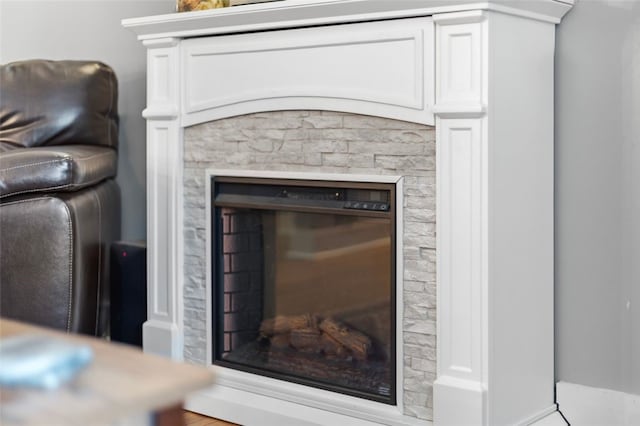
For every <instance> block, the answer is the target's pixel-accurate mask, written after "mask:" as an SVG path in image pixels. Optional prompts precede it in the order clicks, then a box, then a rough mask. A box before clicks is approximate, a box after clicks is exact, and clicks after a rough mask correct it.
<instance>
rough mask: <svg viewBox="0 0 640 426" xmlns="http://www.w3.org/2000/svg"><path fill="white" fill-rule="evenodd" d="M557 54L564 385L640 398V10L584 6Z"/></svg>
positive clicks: (559, 317)
mask: <svg viewBox="0 0 640 426" xmlns="http://www.w3.org/2000/svg"><path fill="white" fill-rule="evenodd" d="M556 47H557V54H556V58H557V62H556V281H555V282H556V380H557V381H566V382H570V383H578V384H582V385H587V386H592V387H597V388H606V389H613V390H617V391H622V392H627V393H633V394H640V261H639V260H638V259H640V222H639V221H638V217H640V146H639V144H640V119H639V117H640V2H638V1H625V0H589V1H578V2H576V5H575V7H574V8H573V10H572V11H571V12H570V13H569V14H568V15H567V16H566V17H565V19H564V20H563V23H562V25H560V26H559V27H558V30H557V40H556Z"/></svg>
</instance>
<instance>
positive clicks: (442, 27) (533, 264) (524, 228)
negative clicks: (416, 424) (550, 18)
mask: <svg viewBox="0 0 640 426" xmlns="http://www.w3.org/2000/svg"><path fill="white" fill-rule="evenodd" d="M433 19H434V22H435V25H436V104H435V107H434V110H435V114H436V139H437V158H436V161H437V165H436V171H437V185H438V188H437V193H438V199H437V203H436V204H437V209H438V211H437V217H438V218H437V224H438V229H437V239H438V240H437V250H438V265H437V267H438V302H437V303H438V305H437V306H438V354H437V356H438V368H437V369H438V377H437V379H436V381H435V383H434V422H435V424H436V425H505V424H518V425H519V424H530V423H532V422H534V421H535V420H536V419H539V418H542V417H544V416H545V415H548V414H549V413H551V412H553V411H555V409H556V407H555V404H554V393H553V331H552V330H553V56H554V40H553V39H554V31H555V26H554V24H553V23H549V22H541V21H536V20H531V19H526V18H523V17H518V16H514V15H511V14H507V13H500V12H494V11H473V12H460V13H447V14H438V15H434V17H433Z"/></svg>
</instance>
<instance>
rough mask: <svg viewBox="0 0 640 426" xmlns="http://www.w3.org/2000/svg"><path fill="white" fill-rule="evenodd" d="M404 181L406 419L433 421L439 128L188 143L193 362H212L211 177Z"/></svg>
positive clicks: (256, 117) (231, 125) (201, 132)
mask: <svg viewBox="0 0 640 426" xmlns="http://www.w3.org/2000/svg"><path fill="white" fill-rule="evenodd" d="M207 169H238V170H243V169H244V170H278V171H298V172H314V173H317V172H324V173H343V174H368V175H378V174H382V175H396V176H403V177H404V182H403V190H404V194H403V199H404V201H403V203H404V209H403V223H404V231H403V245H404V253H403V259H404V261H403V268H404V282H403V283H397V285H402V286H403V289H404V298H403V299H404V312H403V313H401V312H399V313H398V315H399V320H401V321H402V324H403V333H404V344H403V351H404V368H403V374H404V383H403V398H404V400H403V402H404V411H405V414H406V415H409V416H414V417H418V418H421V419H428V420H431V419H432V415H433V413H432V410H433V396H432V395H433V392H432V384H433V381H434V380H435V378H436V273H435V262H436V254H435V129H434V127H431V126H425V125H422V124H415V123H409V122H404V121H398V120H392V119H386V118H378V117H371V116H364V115H357V114H350V113H339V112H331V111H279V112H264V113H257V114H249V115H243V116H238V117H232V118H228V119H223V120H217V121H212V122H208V123H204V124H200V125H196V126H192V127H189V128H186V129H185V135H184V187H183V191H184V256H185V258H184V283H185V284H184V343H185V348H184V357H185V359H186V360H188V361H190V362H193V363H199V364H205V363H206V347H207V345H206V339H207V335H206V321H207V318H206V315H207V312H206V306H205V305H206V303H205V297H206V294H205V291H206V290H205V288H206V285H205V283H206V264H207V262H206V258H205V252H206V244H208V242H207V241H208V240H207V235H206V221H207V217H206V202H205V197H206V196H207V194H206V182H205V179H206V170H207ZM399 361H400V360H399Z"/></svg>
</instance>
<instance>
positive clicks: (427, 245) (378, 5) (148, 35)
mask: <svg viewBox="0 0 640 426" xmlns="http://www.w3.org/2000/svg"><path fill="white" fill-rule="evenodd" d="M572 3H573V0H531V1H507V0H487V1H483V2H480V3H478V2H469V1H468V0H447V1H443V0H402V1H371V0H287V1H281V2H271V3H263V4H259V5H251V6H246V7H233V8H225V9H222V10H212V11H203V12H192V13H191V12H190V13H183V14H173V15H165V16H155V17H144V18H138V19H131V20H126V21H125V22H124V25H125V26H127V27H129V28H131V29H132V30H133V31H135V32H136V33H137V34H138V36H139V39H140V40H141V41H142V42H143V43H144V44H145V46H146V47H147V49H148V52H147V54H148V56H147V60H148V68H147V71H148V74H147V82H148V84H147V96H148V100H147V102H148V106H147V109H145V111H144V112H143V115H144V116H145V118H146V119H147V123H148V127H147V153H148V164H147V171H148V175H147V185H148V194H149V198H148V202H147V206H148V224H149V225H148V232H147V236H148V247H149V249H148V256H149V260H148V261H149V274H148V275H149V295H148V296H149V297H148V298H149V303H148V306H149V310H148V318H149V319H148V321H147V322H146V323H145V325H144V349H145V351H148V352H153V353H158V354H163V355H167V356H171V357H172V358H175V359H184V360H187V361H188V362H194V363H201V364H206V365H211V368H212V369H214V370H215V372H216V375H217V383H216V385H215V386H214V387H212V388H211V389H209V390H207V391H204V392H200V393H198V394H196V395H193V396H192V397H191V398H190V399H189V401H188V404H187V407H188V408H189V409H192V410H194V411H198V412H202V413H205V414H208V415H212V416H215V417H220V418H224V419H227V420H230V421H233V422H236V423H240V424H249V425H251V424H261V425H288V424H291V425H305V426H311V425H320V424H345V425H347V424H349V425H356V424H358V425H364V424H367V425H375V424H387V425H411V426H413V425H425V424H429V423H430V422H431V421H433V422H434V423H436V424H483V425H487V424H531V423H534V422H535V421H536V420H538V419H540V418H543V417H545V416H547V415H549V414H550V413H554V412H555V411H556V407H555V404H554V382H553V60H554V31H555V24H557V23H559V22H560V19H561V18H562V16H563V15H564V14H565V13H566V12H567V11H568V10H569V9H570V8H571V5H572ZM436 144H437V155H436ZM310 175H312V176H310ZM212 176H213V177H214V179H218V178H228V177H233V178H237V177H245V178H246V177H252V178H257V179H276V180H282V179H286V180H289V179H292V180H296V181H305V182H298V183H299V184H300V183H308V181H318V182H324V183H323V185H325V183H326V182H368V183H372V182H373V183H387V184H394V185H395V186H396V209H395V215H396V216H395V221H396V227H395V232H396V236H395V239H394V241H395V247H394V249H395V253H394V254H392V255H391V257H392V258H393V257H394V256H395V270H396V271H395V280H392V281H390V282H389V283H388V285H389V286H393V288H394V290H392V291H391V296H390V297H393V296H395V305H394V302H393V299H391V309H390V313H391V312H393V311H392V309H394V308H395V314H396V315H395V317H396V322H395V335H393V334H392V333H393V326H392V324H391V322H390V321H389V322H388V326H389V328H390V334H389V342H390V345H389V348H390V349H392V345H393V344H394V341H395V357H396V360H395V364H394V365H391V364H390V365H389V371H390V373H389V383H390V387H389V398H386V395H385V394H386V389H385V387H384V386H382V387H380V386H377V387H374V386H363V385H362V383H360V384H358V385H351V384H345V383H344V382H342V383H340V381H339V380H336V378H335V376H334V377H333V378H332V379H331V380H328V381H323V380H317V379H318V377H317V373H314V372H313V371H312V372H310V373H309V374H306V373H305V374H300V372H299V371H296V370H295V368H287V369H284V370H285V371H284V372H283V369H278V368H274V366H273V365H270V366H269V365H267V367H268V368H262V367H265V365H264V363H263V365H258V366H256V365H255V364H256V363H257V361H256V358H259V357H255V356H251V357H248V358H251V359H252V360H253V361H251V362H248V361H247V360H246V357H245V358H243V357H242V356H241V355H242V353H243V352H242V351H243V350H245V349H243V348H250V347H251V345H253V349H252V350H254V351H255V350H258V351H265V350H266V352H263V353H266V354H267V357H268V358H269V360H273V361H274V362H275V358H274V357H275V356H272V354H273V353H275V352H276V347H277V346H278V345H281V347H282V348H283V349H284V354H286V355H287V356H288V355H293V356H295V357H302V358H304V357H306V356H313V357H314V360H315V361H316V362H319V363H324V364H323V365H324V366H326V365H327V363H329V361H330V360H329V359H328V358H325V357H324V356H325V354H326V352H330V351H328V350H326V351H325V350H324V349H320V350H319V351H318V350H317V345H318V343H317V342H318V340H322V339H323V333H326V330H324V329H325V328H327V323H325V321H326V320H327V319H329V320H330V321H333V324H334V328H337V329H342V328H343V327H344V328H346V329H347V332H346V333H347V334H349V332H351V333H353V335H355V336H359V337H360V338H362V339H365V342H366V339H369V340H370V341H371V347H372V348H373V347H376V348H377V349H375V350H373V349H370V350H365V351H361V352H366V353H367V357H364V356H362V355H361V356H360V359H358V358H357V356H356V355H355V354H354V352H353V350H351V351H350V352H347V349H344V348H343V349H341V350H342V352H343V354H348V355H345V356H344V358H343V359H341V360H340V361H348V362H351V363H352V365H355V366H356V367H359V366H362V364H363V363H362V361H363V358H366V359H367V360H368V359H369V358H368V357H369V354H370V353H371V354H372V358H373V359H375V360H385V359H386V358H385V356H384V355H386V351H385V349H384V348H385V344H384V343H382V344H381V343H379V341H380V340H386V337H384V338H383V339H380V328H378V329H377V331H376V330H375V329H373V330H374V331H372V329H370V328H368V327H367V326H362V325H361V324H359V323H357V322H352V320H351V318H348V317H347V316H343V315H337V314H335V313H334V312H332V313H331V315H329V314H327V312H326V311H327V310H328V311H341V312H342V313H344V308H343V307H342V306H337V307H336V306H333V307H330V308H322V309H320V308H317V307H315V306H312V307H305V308H304V309H300V310H296V311H289V310H284V308H283V310H282V311H280V310H279V308H280V306H281V305H282V306H284V305H285V304H284V303H280V302H279V300H280V299H282V296H280V297H278V296H277V294H278V292H277V291H276V290H277V289H278V280H276V279H273V280H270V279H265V277H268V276H269V274H270V272H269V268H272V269H273V265H276V264H277V262H272V260H274V257H278V256H280V257H281V258H282V263H283V264H284V263H285V262H286V261H288V262H290V265H292V264H293V262H294V261H295V262H296V263H297V264H298V267H300V264H301V262H309V261H311V260H312V259H316V260H319V259H323V261H325V262H328V261H329V260H328V259H330V258H331V257H332V256H331V254H335V253H341V252H343V251H345V245H346V246H348V244H347V243H345V242H339V243H338V242H334V243H333V245H329V246H327V245H326V243H325V242H324V241H325V238H326V237H327V236H328V235H329V233H328V232H326V231H325V228H324V227H323V224H326V223H327V222H330V223H331V224H332V225H331V226H332V227H334V228H339V227H340V226H344V223H342V222H340V221H341V220H345V219H344V218H343V217H342V215H340V217H341V218H340V219H338V218H337V216H339V215H333V214H328V213H319V212H318V213H319V214H320V216H321V217H322V219H319V220H310V219H305V218H303V217H306V216H305V215H309V214H316V213H309V212H295V214H292V213H291V212H284V213H280V214H279V213H276V212H273V211H272V212H270V213H267V212H266V211H265V210H275V209H258V208H256V206H254V205H252V206H248V205H240V204H239V203H238V204H233V205H226V206H223V205H222V204H220V205H219V206H216V205H215V200H213V199H212V198H211V197H210V194H211V189H212V188H211V185H212V183H211V179H210V178H211V177H212ZM268 185H285V186H286V185H292V184H291V183H290V182H289V183H287V184H282V183H273V182H272V183H269V184H268ZM213 186H214V187H215V181H214V183H213ZM292 186H300V185H292ZM302 186H304V185H302ZM307 186H312V185H307ZM436 187H437V190H436ZM323 188H332V186H331V185H330V184H326V186H323ZM294 193H295V191H294ZM223 198H224V197H223ZM227 198H228V197H227ZM280 198H283V197H280ZM287 200H288V197H287ZM295 200H296V202H298V201H302V200H304V197H297V198H295ZM220 201H221V202H222V201H223V200H220ZM280 201H282V200H280ZM288 201H291V200H288ZM333 201H336V200H333ZM256 211H259V214H258V213H256ZM279 211H281V210H279ZM216 214H217V215H219V216H222V217H223V218H224V216H225V214H226V215H228V216H230V217H233V216H236V215H237V216H239V217H240V216H243V215H244V216H246V218H244V219H241V221H245V222H249V223H258V224H261V226H262V230H260V231H259V232H257V231H256V232H252V231H251V230H247V232H246V234H247V236H245V237H239V240H238V241H235V242H234V241H232V240H233V239H234V238H235V237H233V236H232V235H234V234H232V233H231V227H232V226H231V224H232V223H233V219H229V220H230V222H229V225H228V228H229V234H228V235H226V237H227V242H229V244H230V246H229V248H228V250H227V249H225V248H224V243H225V233H224V230H225V228H224V227H225V224H224V219H223V223H222V224H221V225H219V224H218V222H215V225H214V224H212V223H210V222H212V221H211V220H209V219H210V218H211V217H212V216H215V215H216ZM279 215H280V216H282V218H278V216H279ZM436 216H437V225H436ZM356 217H357V216H356ZM258 218H259V219H258ZM349 220H352V221H353V223H352V225H353V226H354V227H356V228H357V227H364V228H368V227H370V228H372V229H373V228H375V229H376V231H371V232H372V233H377V232H379V228H378V227H377V226H375V225H374V224H372V223H368V222H369V219H366V220H365V219H362V218H359V217H358V220H356V219H349ZM349 220H346V221H347V222H348V221H349ZM362 221H364V222H362ZM269 223H270V224H272V225H274V226H271V225H269V226H265V224H269ZM292 223H293V224H295V226H293V225H292ZM219 226H222V231H220V230H219V229H218V230H217V231H216V229H214V228H216V227H219ZM436 228H437V229H436ZM264 229H269V230H268V231H266V232H265V231H264ZM318 229H323V231H318ZM436 231H437V232H436ZM392 232H393V230H392ZM254 234H255V235H254ZM291 234H295V235H296V238H292V237H291ZM351 234H352V233H351V232H349V233H346V234H345V235H351ZM354 234H358V232H355V231H354ZM364 234H366V235H368V233H366V232H365V233H364ZM214 235H215V240H216V241H218V240H219V239H220V238H222V243H219V244H218V245H219V246H220V247H221V250H220V253H219V254H218V255H217V256H216V261H215V262H211V261H212V259H213V258H214V252H215V249H216V247H214V245H215V244H214V242H213V241H212V240H213V239H214V238H213V237H214ZM252 235H253V236H252ZM300 235H306V238H305V239H302V238H301V237H300ZM358 235H359V236H358V237H353V238H354V239H355V240H356V241H357V242H356V243H355V245H356V246H357V247H359V249H360V246H363V247H370V246H371V247H375V246H376V245H379V246H384V245H383V244H382V243H381V242H377V240H382V239H383V236H382V234H377V237H375V238H372V239H370V240H367V239H366V238H365V239H364V240H363V239H361V235H360V234H358ZM341 237H343V236H342V235H341ZM242 238H246V239H247V240H248V241H249V242H248V243H245V242H242ZM362 238H364V237H362ZM310 240H313V241H314V244H310V243H309V241H310ZM269 241H270V242H271V243H272V244H276V242H278V244H279V245H280V246H281V247H282V248H279V249H278V250H276V253H274V252H273V251H271V252H269V251H268V250H267V251H266V252H265V250H264V247H265V246H266V244H267V243H269ZM243 244H244V245H245V248H247V245H248V249H249V250H251V249H255V254H247V257H251V256H256V258H258V259H262V261H254V262H247V263H245V262H242V261H240V262H239V263H236V265H235V266H237V267H238V268H240V269H239V270H238V272H243V273H245V275H248V276H249V277H254V278H255V280H254V281H256V282H257V283H258V284H259V285H257V286H256V288H257V289H258V290H256V293H255V294H251V291H252V287H248V288H246V289H245V290H246V291H245V292H244V293H246V294H243V295H242V296H238V298H240V299H242V298H243V297H245V298H248V300H247V303H245V304H243V305H244V306H245V307H247V309H249V308H251V309H252V310H255V315H256V318H255V321H253V322H251V321H248V322H245V323H244V324H242V320H240V319H238V320H237V321H238V322H237V323H236V319H234V316H233V315H230V316H227V318H228V321H227V322H226V323H225V314H235V313H237V312H236V310H235V308H236V307H234V303H233V299H234V297H233V296H234V294H235V290H233V291H232V289H231V287H227V288H226V293H227V295H228V296H229V297H227V306H225V305H224V301H225V297H224V296H225V275H229V274H234V273H235V272H234V269H233V268H234V264H233V263H232V261H231V260H229V262H231V263H230V264H227V265H226V264H225V257H224V256H225V255H226V254H227V255H228V254H230V255H233V254H234V253H233V252H232V250H235V249H236V248H238V247H240V246H242V245H243ZM393 244H394V243H393V241H392V243H391V246H393ZM231 245H235V246H234V247H235V248H234V249H231ZM392 248H393V247H392ZM362 249H364V248H362ZM225 250H227V253H225ZM350 250H353V249H352V248H350V249H346V251H350ZM250 253H252V252H250ZM242 257H243V256H239V258H242ZM267 257H269V258H270V260H269V261H268V262H267V261H266V260H267ZM334 257H337V256H334ZM212 263H213V264H212ZM392 265H393V264H392ZM226 266H229V269H225V267H226ZM379 266H380V265H376V267H379ZM436 266H437V268H436ZM390 267H391V266H390ZM283 268H284V269H283ZM319 268H321V267H319ZM243 269H247V270H244V271H243ZM254 269H255V270H254ZM278 269H282V270H285V271H293V266H287V267H283V266H279V267H278ZM325 269H329V268H325ZM436 269H437V275H436ZM225 271H226V272H227V274H225ZM214 272H215V273H214ZM322 272H324V270H323V271H322ZM220 275H222V276H220ZM288 275H292V273H291V272H288ZM313 275H319V274H317V273H314V274H313ZM379 275H385V276H386V275H387V273H386V272H384V273H381V274H379ZM259 277H262V278H259ZM332 280H333V278H332ZM227 281H229V282H231V280H230V279H229V278H228V279H227ZM280 281H284V280H283V279H281V280H280ZM250 283H251V280H250ZM281 284H282V283H281ZM307 285H309V286H312V284H309V283H307ZM214 287H215V288H217V290H216V291H220V293H221V294H220V296H222V297H218V298H217V299H215V300H216V301H215V302H214ZM314 289H315V287H314ZM436 290H437V291H436ZM323 298H324V299H326V297H319V298H318V299H319V300H322V299H323ZM276 301H278V302H276ZM342 301H343V300H340V302H342ZM357 303H363V304H372V303H373V302H372V301H371V300H368V301H362V300H360V301H358V302H357ZM357 303H356V304H357ZM301 304H304V302H302V303H301ZM225 308H228V309H227V312H225ZM214 312H215V314H214ZM241 316H242V315H240V316H239V317H238V318H240V317H241ZM247 316H249V314H248V313H247ZM214 318H215V321H214ZM436 319H437V321H436ZM283 324H284V326H283ZM290 324H296V327H299V328H294V327H293V326H291V325H290ZM299 324H302V325H301V326H299ZM321 324H324V325H321ZM336 324H337V325H336ZM240 325H242V326H243V327H245V328H240V327H239V326H240ZM227 326H228V327H227ZM236 326H238V327H236ZM283 328H284V329H285V330H288V331H282V330H283ZM276 329H277V330H279V331H278V332H276ZM261 330H262V331H261ZM293 330H296V331H295V332H294V331H293ZM300 330H302V331H300ZM236 332H237V333H236ZM292 334H295V336H292ZM283 336H284V337H283ZM362 336H365V337H364V338H363V337H362ZM436 337H437V345H436ZM225 338H227V342H225ZM325 339H326V337H325ZM292 340H293V341H294V342H292ZM356 340H357V339H356ZM234 341H236V342H239V343H238V346H234ZM374 342H375V343H374ZM225 343H226V345H227V346H225ZM247 345H248V346H247ZM296 346H298V348H297V347H296ZM365 346H366V345H365ZM256 347H257V348H258V349H256ZM265 348H267V349H265ZM299 348H300V349H299ZM303 348H304V350H302V349H303ZM310 348H316V349H315V350H311V349H310ZM246 350H248V349H246ZM335 351H336V352H337V351H338V349H336V350H335ZM369 351H371V352H369ZM282 354H283V352H279V353H278V355H277V356H282ZM320 355H322V356H320ZM349 357H351V359H349ZM391 358H392V355H391V356H389V359H390V360H391ZM298 359H300V358H298ZM331 361H332V362H333V361H334V360H331ZM335 361H336V362H337V361H339V359H335ZM278 362H279V361H278ZM220 363H227V365H226V366H223V365H221V364H220ZM232 364H233V365H232ZM306 364H311V365H313V362H310V363H306ZM230 366H233V368H230ZM235 367H240V369H237V368H235ZM256 367H260V368H261V369H262V370H263V371H262V373H264V372H265V370H266V371H267V373H266V374H253V373H252V372H250V371H249V370H250V369H253V368H256ZM325 369H328V368H325ZM360 371H362V370H360ZM394 374H395V376H393V375H394ZM269 375H271V376H269ZM285 375H286V379H287V380H282V379H283V378H285V377H284V376H285ZM274 376H277V377H278V378H275V377H274ZM394 378H395V379H394ZM308 381H312V382H314V383H308ZM327 383H329V384H327ZM394 385H395V388H394ZM331 387H333V388H331ZM338 388H339V389H338ZM336 390H337V391H338V392H336ZM394 391H395V403H394V401H393V399H392V395H393V393H394ZM362 393H364V394H365V395H362ZM359 396H364V397H359Z"/></svg>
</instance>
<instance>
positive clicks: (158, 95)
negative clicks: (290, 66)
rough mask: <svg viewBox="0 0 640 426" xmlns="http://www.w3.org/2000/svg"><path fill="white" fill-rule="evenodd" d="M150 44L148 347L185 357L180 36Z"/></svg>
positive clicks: (145, 343) (145, 337)
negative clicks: (183, 331)
mask: <svg viewBox="0 0 640 426" xmlns="http://www.w3.org/2000/svg"><path fill="white" fill-rule="evenodd" d="M144 44H145V45H146V46H147V49H148V50H147V108H146V109H145V110H144V111H143V113H142V115H143V116H144V117H145V118H146V119H147V275H148V278H147V282H148V284H147V285H148V291H147V305H148V309H147V316H148V319H147V321H146V322H145V323H144V326H143V347H144V351H145V352H150V353H155V354H158V355H164V356H167V357H170V358H173V359H182V356H183V354H182V351H183V338H182V327H181V326H180V324H181V323H182V285H181V284H180V282H181V280H182V263H183V260H182V252H181V251H182V227H181V223H182V129H181V127H180V124H179V117H180V114H179V112H180V102H179V90H178V86H179V81H180V61H179V54H178V50H179V43H178V39H175V38H165V39H154V40H149V41H145V42H144Z"/></svg>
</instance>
